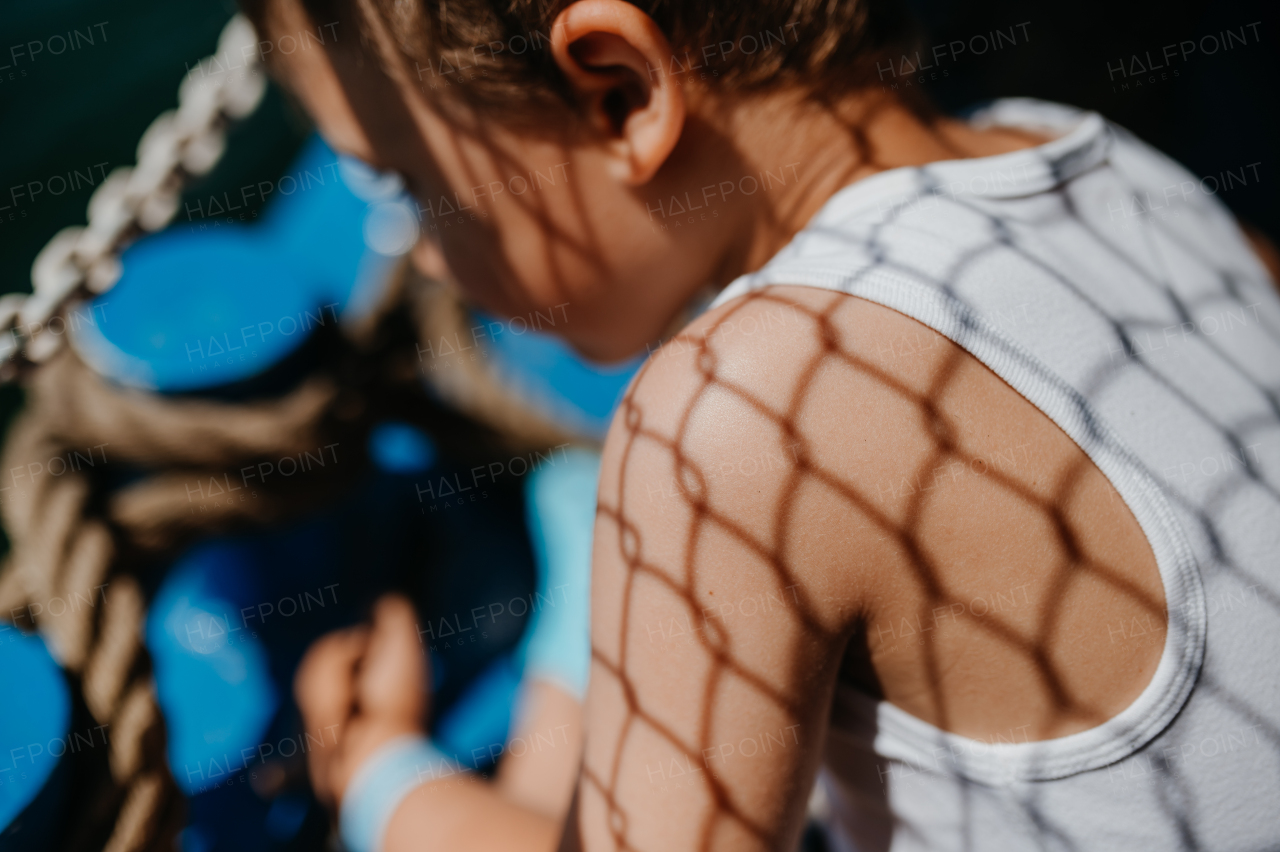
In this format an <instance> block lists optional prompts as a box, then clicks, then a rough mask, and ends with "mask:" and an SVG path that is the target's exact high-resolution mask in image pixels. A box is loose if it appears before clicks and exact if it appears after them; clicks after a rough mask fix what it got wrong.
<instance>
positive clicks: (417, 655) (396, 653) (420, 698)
mask: <svg viewBox="0 0 1280 852" xmlns="http://www.w3.org/2000/svg"><path fill="white" fill-rule="evenodd" d="M425 674H426V663H425V660H424V658H423V654H422V647H421V645H420V644H419V642H418V625H417V618H416V616H415V614H414V611H413V606H412V605H411V604H410V603H409V602H408V601H407V600H405V599H404V598H402V597H399V596H394V595H388V596H386V597H383V598H382V599H381V600H379V601H378V603H377V606H376V607H375V608H374V617H373V631H372V634H371V635H370V638H369V648H368V652H367V653H366V654H365V656H364V659H363V660H362V661H361V664H360V675H359V678H358V680H357V684H356V690H357V698H356V700H357V703H358V705H359V707H360V712H361V713H362V714H368V715H370V716H382V717H386V718H387V719H388V720H395V721H397V722H401V723H405V724H408V725H410V726H411V727H415V728H416V727H418V726H420V725H421V724H422V718H423V716H424V715H425V711H426V694H425V690H424V686H425Z"/></svg>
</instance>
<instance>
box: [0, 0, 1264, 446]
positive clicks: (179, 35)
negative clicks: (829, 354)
mask: <svg viewBox="0 0 1280 852" xmlns="http://www.w3.org/2000/svg"><path fill="white" fill-rule="evenodd" d="M911 6H912V8H913V9H914V10H915V12H916V14H917V16H918V17H919V19H920V21H921V24H922V29H923V33H924V35H923V44H924V46H925V48H926V51H925V56H928V48H929V47H931V46H933V45H935V44H939V43H946V42H950V41H952V40H960V41H965V42H969V41H970V40H971V39H972V38H973V37H974V36H976V35H980V34H985V33H989V32H991V31H992V30H995V29H1001V30H1003V31H1005V32H1006V33H1007V32H1009V30H1010V28H1011V27H1015V26H1016V25H1018V24H1025V25H1026V26H1025V27H1018V28H1017V29H1016V33H1017V44H1015V45H1009V44H1007V43H1005V44H1003V46H1002V48H1001V49H1000V50H998V51H997V50H991V51H989V52H987V53H986V54H984V55H981V56H977V55H973V54H971V53H966V54H963V55H960V56H959V57H957V58H956V59H955V60H954V61H953V60H951V59H950V58H949V57H948V59H947V61H946V62H945V63H943V64H942V65H940V66H939V68H940V69H945V70H946V71H947V72H948V74H947V75H946V76H941V75H938V76H939V78H938V79H932V80H925V81H924V82H922V83H921V82H913V85H919V86H922V87H923V88H924V89H925V90H926V91H927V92H928V93H929V94H930V95H931V96H932V97H933V99H934V100H935V101H936V102H937V103H938V104H939V105H940V106H941V107H943V108H944V109H946V110H953V111H954V110H959V109H962V108H964V107H966V106H970V105H972V104H974V103H976V102H980V101H983V100H986V99H989V98H993V97H999V96H1009V95H1026V96H1033V97H1038V98H1044V99H1048V100H1056V101H1062V102H1066V103H1072V104H1076V105H1078V106H1082V107H1086V108H1089V109H1093V110H1097V111H1098V112H1101V113H1102V114H1103V115H1105V116H1107V117H1108V118H1110V119H1112V120H1114V121H1116V122H1118V123H1119V124H1121V125H1123V126H1125V127H1128V128H1129V129H1130V130H1132V131H1133V132H1134V133H1136V134H1137V135H1138V136H1140V137H1142V138H1144V139H1146V140H1147V141H1149V142H1151V143H1152V144H1154V145H1156V146H1157V147H1159V148H1161V149H1163V150H1164V151H1166V152H1167V153H1169V154H1170V155H1172V156H1173V157H1174V158H1176V159H1178V160H1180V161H1181V162H1182V163H1184V164H1185V165H1186V166H1187V167H1188V168H1189V169H1191V171H1192V172H1194V173H1195V174H1197V175H1217V174H1219V173H1220V172H1222V171H1225V170H1228V169H1230V170H1235V171H1237V173H1238V172H1239V170H1240V169H1241V168H1242V167H1244V166H1247V165H1248V164H1251V163H1257V164H1259V165H1257V166H1256V170H1250V171H1248V178H1249V179H1248V182H1247V183H1246V185H1244V186H1240V185H1238V184H1237V185H1236V186H1234V187H1233V188H1232V189H1230V190H1229V191H1224V192H1222V193H1221V194H1220V197H1221V199H1222V200H1223V201H1224V202H1225V203H1226V204H1227V205H1228V206H1230V207H1231V209H1232V210H1234V211H1235V213H1236V215H1238V216H1239V217H1240V218H1241V219H1242V220H1244V221H1245V222H1247V223H1249V224H1251V225H1252V226H1254V227H1256V228H1258V229H1259V230H1261V231H1263V232H1264V233H1266V234H1268V235H1269V236H1270V237H1271V239H1272V240H1273V241H1277V242H1280V239H1278V237H1280V209H1278V208H1277V205H1276V204H1274V203H1270V200H1271V199H1272V198H1273V197H1274V195H1275V192H1274V181H1275V177H1274V171H1273V170H1274V169H1275V167H1276V163H1277V151H1278V150H1280V131H1278V130H1277V115H1276V113H1277V110H1276V103H1277V82H1278V76H1280V75H1278V74H1277V65H1278V64H1280V51H1278V50H1277V38H1276V35H1275V29H1274V20H1275V19H1274V16H1272V17H1270V18H1269V17H1267V16H1266V15H1264V8H1263V7H1264V4H1263V2H1262V0H1243V2H1217V3H1209V2H1177V0H1175V1H1174V2H1159V3H1157V2H1150V0H1143V2H1125V0H1119V2H1101V1H1100V0H1085V2H1074V3H1045V2H1043V0H1039V2H1028V0H991V2H985V3H974V4H970V3H952V2H947V0H911ZM1271 8H1274V5H1273V4H1272V6H1271ZM234 12H235V6H234V4H233V3H231V2H227V0H183V2H181V3H170V2H160V0H72V2H63V3H52V2H50V3H35V2H24V3H16V2H9V3H5V4H3V6H2V7H0V33H2V35H0V66H5V65H7V66H9V67H8V68H4V69H0V127H2V128H3V134H2V137H0V138H2V139H3V142H2V145H3V147H2V148H0V151H2V152H3V155H2V156H0V207H2V206H3V205H6V204H7V205H9V209H7V210H0V292H8V291H13V290H29V289H30V286H31V285H30V269H31V263H32V260H33V259H34V258H35V256H36V253H37V252H38V251H39V250H40V249H41V248H42V247H43V246H44V244H45V243H46V242H47V241H48V240H49V238H50V237H52V236H53V235H54V234H55V233H56V232H57V231H58V230H60V229H61V228H63V227H66V226H68V225H80V224H84V220H85V205H86V204H87V202H88V200H89V195H90V194H91V193H92V191H93V187H92V186H81V187H80V189H79V190H75V191H72V190H68V191H66V192H64V193H63V194H62V195H60V196H53V195H52V194H51V193H50V192H47V191H46V192H44V193H42V194H40V195H38V196H37V197H36V198H35V199H34V200H32V199H30V198H26V197H23V198H21V199H19V201H18V202H16V203H15V202H14V201H13V199H12V196H11V192H10V188H11V187H13V186H15V185H19V184H25V183H27V182H29V181H47V180H48V179H49V178H50V177H51V176H53V175H59V174H61V175H65V174H66V173H67V172H68V171H71V170H73V169H74V170H79V171H81V172H82V173H84V172H85V171H87V170H89V169H90V168H91V167H92V166H93V165H94V164H97V163H107V164H108V165H107V166H106V170H107V171H110V170H111V169H112V168H114V167H116V166H121V165H132V164H133V162H134V159H135V148H136V146H137V142H138V138H139V137H140V136H141V134H142V131H143V130H144V129H146V127H147V125H148V124H149V123H150V122H151V120H152V119H153V118H155V116H156V115H157V114H159V113H160V112H161V111H162V110H165V109H169V108H172V107H174V106H175V105H176V103H177V88H178V84H179V82H180V81H181V79H182V76H183V74H184V73H185V72H186V68H187V66H188V65H194V64H195V63H196V62H198V61H199V60H200V59H202V58H203V57H205V56H207V55H209V54H210V53H212V52H213V50H214V48H215V45H216V42H217V36H218V33H219V32H220V30H221V28H222V26H223V25H224V24H225V23H226V21H227V19H228V18H229V17H230V16H231V15H232V14H233V13H234ZM104 22H105V26H104V27H97V26H95V25H96V24H99V23H104ZM1254 22H1260V23H1259V24H1258V26H1257V28H1256V33H1257V34H1258V36H1260V40H1259V39H1258V38H1257V37H1256V36H1255V35H1254V33H1255V30H1253V29H1247V28H1246V33H1247V36H1248V44H1246V45H1244V46H1241V45H1239V44H1238V43H1237V44H1235V45H1234V47H1233V48H1232V49H1231V50H1229V51H1228V50H1220V51H1219V52H1218V53H1216V54H1215V55H1212V56H1208V55H1204V54H1202V53H1200V52H1199V51H1197V52H1196V53H1195V54H1192V55H1191V56H1190V57H1188V58H1187V59H1186V60H1185V61H1182V60H1181V59H1178V60H1176V61H1175V62H1174V63H1173V64H1172V66H1171V69H1170V70H1172V69H1176V70H1177V71H1178V75H1177V76H1176V77H1174V76H1172V75H1168V73H1167V72H1166V75H1167V78H1166V79H1163V80H1161V79H1159V72H1156V77H1157V79H1156V80H1155V81H1154V82H1151V81H1150V80H1149V77H1150V75H1138V76H1136V77H1135V76H1122V75H1121V74H1119V73H1118V72H1117V71H1115V70H1110V71H1109V68H1110V69H1115V68H1117V67H1118V63H1119V62H1121V61H1122V60H1123V61H1125V62H1126V63H1130V65H1131V61H1132V60H1131V59H1130V57H1132V56H1134V55H1135V54H1136V55H1138V56H1139V57H1141V61H1143V62H1145V61H1146V59H1145V57H1146V53H1147V52H1148V51H1149V52H1150V54H1151V56H1152V57H1154V58H1156V60H1157V61H1160V56H1161V48H1162V47H1164V46H1165V45H1167V44H1176V43H1178V42H1181V41H1184V40H1194V41H1197V42H1198V41H1199V40H1200V39H1201V38H1202V37H1203V36H1206V35H1209V34H1218V33H1219V32H1221V31H1222V30H1224V29H1232V30H1234V31H1237V32H1238V31H1239V30H1240V28H1241V27H1242V26H1246V25H1248V24H1250V23H1254ZM68 30H78V31H80V32H81V33H85V32H91V33H92V34H93V35H94V37H95V43H94V44H93V45H92V46H90V45H87V44H83V43H82V44H81V46H80V48H79V49H78V50H76V51H74V52H73V51H70V50H68V51H66V52H64V53H62V54H61V55H57V56H54V55H51V54H50V53H49V51H48V50H47V49H46V50H45V52H43V53H40V54H38V55H37V56H36V57H35V58H34V59H32V58H31V57H30V56H28V55H27V54H26V51H25V48H23V49H22V50H21V51H20V54H19V56H18V57H17V58H16V59H15V58H14V57H13V55H12V52H11V47H12V46H14V45H20V44H23V43H25V42H28V41H33V40H39V41H42V42H45V43H46V44H47V42H48V39H49V38H50V36H53V35H55V34H60V33H61V34H66V33H67V31H68ZM104 36H105V38H104ZM908 78H911V79H913V80H915V79H916V78H915V77H914V76H913V75H907V77H897V78H896V80H897V81H898V82H899V83H900V84H902V83H903V82H905V80H906V79H908ZM1137 81H1142V85H1137ZM1123 82H1128V83H1129V84H1130V87H1129V89H1128V90H1122V89H1120V84H1121V83H1123ZM308 129H309V128H308V124H307V121H306V119H305V118H303V117H302V116H301V114H300V113H299V112H298V110H297V109H296V108H295V107H293V106H292V105H291V104H289V103H288V102H286V100H285V99H284V98H283V97H282V96H281V94H280V92H279V91H278V90H276V89H274V88H272V89H271V90H270V92H269V94H268V97H267V100H266V102H265V103H264V104H263V105H262V106H261V107H260V108H259V109H258V110H257V112H256V113H255V114H254V115H253V116H252V117H251V118H249V119H248V120H247V121H246V122H244V123H243V124H242V125H240V126H239V127H238V128H236V129H235V131H234V132H233V133H232V135H231V139H230V141H229V144H228V151H227V154H226V155H225V157H224V158H223V160H222V162H221V163H220V164H219V165H218V167H217V168H216V169H215V170H214V172H213V173H212V174H210V175H209V176H207V177H206V178H204V179H203V180H201V181H200V182H199V183H198V184H196V185H195V186H192V187H191V188H190V190H189V192H188V197H189V198H195V197H197V196H201V197H208V195H210V194H213V193H216V192H222V191H224V190H226V191H230V192H233V193H235V192H236V190H237V188H238V187H240V186H243V185H244V184H246V183H249V182H256V181H259V180H273V179H275V178H276V177H277V176H278V175H279V174H280V173H281V172H282V171H283V170H284V168H285V166H286V165H287V164H288V162H289V160H290V158H291V157H292V156H293V154H294V153H295V151H296V150H297V148H298V145H299V144H300V143H301V141H302V140H303V138H305V136H306V134H307V132H308ZM93 172H94V174H95V176H96V175H97V174H100V171H99V170H97V169H94V170H93ZM1255 177H1256V179H1255ZM183 216H184V214H183V213H181V212H180V213H179V215H178V220H177V221H178V222H179V223H180V222H182V221H183ZM175 286H181V282H175ZM17 404H18V393H17V391H16V390H15V389H13V388H3V389H0V428H3V425H4V424H5V423H7V421H8V418H9V416H10V415H11V414H12V412H13V410H14V408H15V407H16V405H17Z"/></svg>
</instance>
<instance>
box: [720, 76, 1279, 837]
mask: <svg viewBox="0 0 1280 852" xmlns="http://www.w3.org/2000/svg"><path fill="white" fill-rule="evenodd" d="M974 123H975V124H978V125H982V124H986V125H1003V126H1016V127H1022V128H1026V129H1030V130H1040V131H1047V132H1048V133H1050V134H1052V135H1054V136H1056V137H1057V138H1055V140H1054V141H1052V142H1049V143H1048V144H1045V145H1042V146H1040V147H1038V148H1033V149H1027V150H1023V151H1017V152H1014V153H1011V154H1005V155H1001V156H997V157H987V158H982V159H974V160H955V161H949V162H940V163H932V164H930V165H927V166H924V167H919V168H900V169H894V170H892V171H887V172H883V173H880V174H877V175H875V176H872V177H870V178H867V179H865V180H862V181H859V182H858V183H856V184H854V185H852V186H849V187H847V188H845V189H843V190H841V191H840V192H838V193H836V194H835V195H834V196H833V197H832V198H831V200H830V201H829V202H828V203H827V204H826V205H825V206H824V207H823V208H822V210H821V211H820V212H819V213H818V214H817V215H816V216H815V217H814V218H813V220H812V221H811V222H810V223H809V225H808V226H807V227H806V228H805V229H804V230H803V231H801V232H800V233H799V234H797V235H796V237H795V239H794V240H792V241H791V243H790V244H789V245H788V246H787V247H786V248H785V249H783V250H782V251H781V252H779V253H778V255H777V256H775V257H774V258H773V259H772V260H771V261H770V262H769V263H768V264H767V265H766V266H764V267H763V268H762V269H760V270H759V271H758V272H755V273H753V274H750V275H746V276H743V277H742V278H739V279H738V280H736V281H735V282H733V284H732V285H730V286H729V288H728V289H726V290H725V291H724V292H723V293H722V294H721V295H720V297H719V298H718V299H717V300H716V301H717V304H719V303H723V302H726V301H728V300H730V299H733V298H735V297H736V296H739V295H741V294H743V293H745V292H747V291H748V290H751V289H754V288H759V287H763V286H766V285H770V284H796V285H805V286H813V287H823V288H827V289H831V290H838V291H840V292H844V293H849V294H851V295H854V296H858V297H860V298H863V299H867V300H869V301H872V302H876V303H878V304H881V305H884V306H886V307H889V308H892V309H894V310H897V311H899V312H901V313H903V314H906V315H907V316H909V317H912V318H913V319H915V320H918V321H919V322H921V323H924V324H925V325H927V326H929V327H930V328H932V329H934V330H936V331H937V332H939V333H941V334H943V335H945V336H946V337H948V338H950V339H951V340H953V341H955V342H956V343H957V344H958V345H960V346H961V347H963V348H964V349H965V350H967V351H968V352H969V353H971V354H972V355H973V356H974V357H976V358H977V359H978V360H980V361H982V362H983V363H984V364H986V365H987V366H988V367H990V368H991V369H992V370H993V371H995V373H996V374H997V375H999V376H1000V377H1001V378H1003V379H1004V380H1005V381H1006V382H1008V383H1009V384H1010V385H1011V386H1012V387H1013V388H1015V389H1016V390H1017V391H1018V392H1019V393H1021V394H1022V395H1023V396H1025V397H1026V398H1027V399H1028V400H1030V401H1031V402H1032V403H1034V404H1035V405H1036V406H1037V407H1038V408H1039V409H1040V410H1041V411H1043V412H1044V413H1045V414H1047V415H1048V416H1049V417H1050V418H1052V419H1053V421H1054V422H1055V423H1057V424H1058V426H1059V427H1061V428H1062V429H1063V430H1064V431H1065V432H1066V433H1067V434H1068V435H1070V436H1071V438H1073V439H1074V440H1075V441H1076V442H1077V443H1078V444H1079V445H1080V446H1081V447H1082V448H1083V449H1084V451H1085V452H1086V453H1087V454H1088V455H1089V457H1090V458H1091V459H1092V460H1093V461H1094V463H1095V464H1097V466H1098V467H1099V468H1100V469H1101V470H1102V472H1103V473H1104V474H1105V475H1106V476H1107V477H1108V478H1109V479H1110V481H1111V483H1112V485H1113V486H1114V487H1115V489H1116V490H1117V492H1118V493H1119V495H1120V497H1121V498H1122V499H1123V500H1124V501H1125V503H1127V504H1128V506H1129V508H1130V509H1131V510H1132V511H1133V514H1134V516H1135V517H1136V518H1137V520H1138V522H1139V524H1140V525H1141V527H1142V529H1143V531H1144V533H1145V534H1146V536H1147V539H1148V541H1149V542H1150V544H1151V547H1152V550H1153V551H1154V552H1155V557H1156V561H1157V563H1158V565H1159V568H1160V575H1161V578H1162V579H1163V582H1164V589H1165V596H1166V600H1167V601H1168V609H1169V626H1168V631H1167V633H1166V634H1165V637H1164V652H1163V655H1162V657H1161V659H1160V664H1159V667H1158V669H1157V671H1156V674H1155V676H1154V679H1153V680H1152V681H1151V684H1150V685H1149V686H1148V687H1147V688H1146V690H1145V691H1144V692H1143V693H1142V694H1141V696H1140V697H1139V698H1138V699H1137V700H1136V701H1135V702H1134V703H1133V704H1132V706H1130V707H1129V708H1128V709H1126V710H1125V711H1124V712H1122V713H1121V714H1120V715H1118V716H1116V717H1115V718H1114V719H1111V720H1110V721H1108V722H1107V723H1105V724H1103V725H1101V726H1099V727H1096V728H1093V729H1091V730H1087V731H1084V732H1081V733H1078V734H1074V735H1071V736H1067V737H1062V738H1060V739H1054V740H1047V741H1043V742H1034V743H1033V742H1019V741H1016V737H1011V738H1010V739H1011V740H1014V741H1005V740H1001V741H997V742H993V743H984V742H981V741H978V740H974V739H970V738H967V737H961V736H956V735H953V734H950V733H946V732H944V731H941V730H939V729H938V728H936V727H934V726H933V725H930V724H928V723H926V722H923V721H921V720H920V719H918V718H916V717H914V716H912V715H910V714H908V713H907V712H905V711H903V710H901V709H899V708H897V707H894V706H893V705H891V704H888V703H887V702H877V701H875V700H873V699H871V698H869V697H868V696H866V695H865V694H864V693H861V692H859V691H857V690H856V689H854V688H853V687H852V686H851V685H847V684H841V685H840V686H839V687H838V688H837V694H836V699H835V702H834V705H833V707H832V716H831V724H832V727H831V731H830V735H829V738H828V745H827V755H826V757H827V759H826V763H825V766H824V769H823V772H822V774H821V776H820V784H821V785H822V790H823V791H824V792H825V794H826V798H827V801H828V803H829V805H828V807H829V818H828V826H829V831H830V834H831V840H832V843H833V845H834V846H835V848H837V849H840V850H860V851H861V852H867V850H884V849H892V850H894V852H905V850H930V852H939V850H982V852H986V851H987V850H1025V849H1054V850H1057V849H1062V850H1082V852H1098V850H1123V852H1139V850H1142V852H1145V850H1155V849H1159V850H1169V849H1189V850H1190V849H1195V850H1228V849H1230V850H1246V849H1250V850H1261V849H1276V848H1277V847H1278V846H1280V298H1277V294H1276V292H1275V290H1274V289H1273V287H1272V285H1271V283H1270V282H1269V280H1268V277H1267V274H1266V272H1265V271H1264V270H1263V268H1262V266H1261V264H1260V263H1259V262H1258V261H1257V259H1256V258H1255V256H1254V255H1253V253H1252V252H1251V251H1250V249H1249V248H1248V245H1247V243H1246V241H1245V239H1244V237H1243V235H1242V234H1241V232H1240V230H1239V228H1238V227H1237V226H1236V224H1235V222H1234V220H1233V219H1232V217H1231V216H1230V215H1229V214H1228V213H1227V211H1226V209H1225V208H1224V207H1223V206H1222V204H1221V203H1220V202H1219V201H1218V199H1217V198H1215V197H1213V194H1214V192H1216V191H1220V190H1221V189H1222V188H1226V186H1227V184H1228V181H1229V182H1230V185H1231V186H1235V185H1238V184H1239V183H1241V182H1245V183H1247V182H1249V181H1252V180H1256V179H1257V177H1258V175H1257V174H1256V173H1248V174H1246V172H1245V170H1246V169H1247V168H1248V167H1247V166H1246V167H1244V168H1243V169H1239V170H1238V171H1236V172H1234V173H1230V172H1228V173H1226V174H1223V175H1219V176H1212V177H1206V178H1204V179H1203V180H1198V179H1197V178H1195V177H1193V176H1192V175H1191V174H1189V173H1188V172H1187V171H1186V170H1185V169H1183V168H1182V167H1180V166H1178V165H1177V164H1176V163H1174V162H1172V161H1171V160H1169V159H1168V158H1167V157H1165V156H1163V155H1161V154H1160V153H1158V152H1157V151H1155V150H1153V149H1152V148H1150V147H1148V146H1146V145H1145V144H1143V143H1142V142H1140V141H1138V140H1137V139H1135V138H1134V137H1132V136H1131V135H1129V134H1127V133H1126V132H1125V131H1123V130H1121V129H1119V128H1117V127H1114V126H1112V125H1109V124H1107V123H1106V122H1105V121H1104V120H1103V119H1102V118H1100V117H1099V116H1098V115H1096V114H1092V113H1084V112H1080V111H1078V110H1074V109H1069V108H1066V107H1062V106H1058V105H1054V104H1047V103H1042V102H1036V101H1028V100H1007V101H1000V102H997V103H996V104H994V105H993V106H992V107H990V108H989V109H987V110H985V111H984V112H982V113H980V114H979V115H978V116H976V117H975V120H974ZM1256 167H1257V164H1255V166H1254V168H1256ZM1228 175H1230V177H1228ZM1215 185H1216V186H1217V189H1215ZM1099 629H1100V630H1101V629H1106V630H1108V631H1109V632H1110V635H1111V636H1112V638H1113V640H1115V641H1121V640H1134V639H1135V637H1138V640H1139V641H1141V639H1140V637H1141V636H1142V635H1143V634H1144V633H1145V632H1147V631H1151V632H1152V633H1156V635H1157V636H1158V624H1144V623H1142V622H1141V620H1135V621H1134V622H1132V623H1129V624H1114V625H1105V626H1103V625H1100V626H1099ZM873 770H874V771H873Z"/></svg>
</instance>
